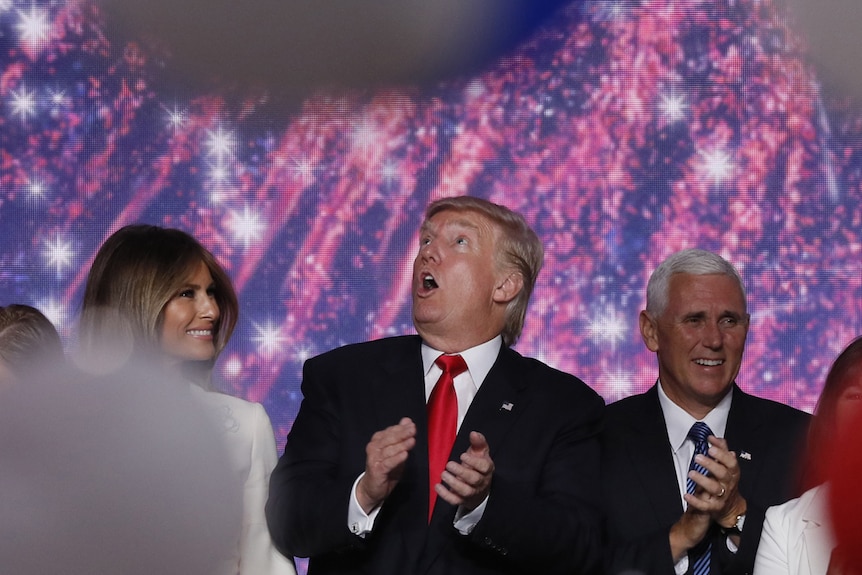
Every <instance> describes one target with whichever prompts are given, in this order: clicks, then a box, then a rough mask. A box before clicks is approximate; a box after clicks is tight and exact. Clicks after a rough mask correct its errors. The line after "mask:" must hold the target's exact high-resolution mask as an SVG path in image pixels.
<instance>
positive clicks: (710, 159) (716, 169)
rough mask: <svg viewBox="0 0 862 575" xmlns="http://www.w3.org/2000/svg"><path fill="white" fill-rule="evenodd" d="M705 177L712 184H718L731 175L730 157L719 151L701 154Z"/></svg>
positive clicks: (731, 164) (731, 163)
mask: <svg viewBox="0 0 862 575" xmlns="http://www.w3.org/2000/svg"><path fill="white" fill-rule="evenodd" d="M701 155H702V156H703V167H704V170H706V175H707V177H708V178H710V179H711V180H712V181H713V183H714V184H720V183H721V182H723V181H724V180H726V179H727V178H729V177H730V176H731V175H732V174H733V162H732V161H731V159H730V156H729V155H728V154H726V153H725V152H722V151H721V150H716V151H713V152H701Z"/></svg>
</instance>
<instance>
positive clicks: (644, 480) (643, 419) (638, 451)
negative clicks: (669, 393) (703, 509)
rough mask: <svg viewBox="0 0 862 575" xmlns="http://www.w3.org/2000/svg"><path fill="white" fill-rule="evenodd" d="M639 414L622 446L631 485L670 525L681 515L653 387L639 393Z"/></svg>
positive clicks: (678, 496)
mask: <svg viewBox="0 0 862 575" xmlns="http://www.w3.org/2000/svg"><path fill="white" fill-rule="evenodd" d="M638 413H639V414H640V417H636V418H634V419H633V420H632V421H631V422H630V424H629V429H630V433H629V437H630V438H631V441H629V442H628V444H627V445H626V448H627V451H628V455H629V458H630V460H631V463H632V465H631V472H632V476H633V480H632V483H633V485H639V486H640V488H641V489H643V491H644V492H645V497H644V502H645V504H647V505H649V506H650V513H651V514H652V516H653V517H656V518H657V519H658V522H659V525H661V526H666V525H672V524H673V523H674V522H675V521H676V520H677V519H679V516H680V515H681V514H682V511H683V509H682V496H681V495H680V492H679V487H678V485H679V480H678V479H677V476H676V467H675V465H674V462H673V455H672V449H671V445H670V441H669V440H668V436H667V425H666V423H665V420H664V413H663V412H662V410H661V404H660V403H659V400H658V389H657V387H656V386H653V387H652V388H650V389H649V390H648V391H647V392H646V393H644V394H643V396H642V405H641V409H640V411H639V412H638Z"/></svg>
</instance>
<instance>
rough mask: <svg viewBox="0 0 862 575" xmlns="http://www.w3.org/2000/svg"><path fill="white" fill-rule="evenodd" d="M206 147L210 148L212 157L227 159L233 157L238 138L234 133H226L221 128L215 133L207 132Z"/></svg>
mask: <svg viewBox="0 0 862 575" xmlns="http://www.w3.org/2000/svg"><path fill="white" fill-rule="evenodd" d="M205 145H206V147H207V148H209V155H210V156H215V157H216V158H217V159H219V160H222V159H224V158H225V157H228V156H232V155H233V149H234V147H235V146H236V138H235V136H234V134H233V133H232V132H228V131H225V130H224V129H222V127H221V126H219V127H218V128H217V129H216V130H215V131H211V130H207V139H206V142H205Z"/></svg>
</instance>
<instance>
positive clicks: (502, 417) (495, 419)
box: [452, 346, 529, 458]
mask: <svg viewBox="0 0 862 575" xmlns="http://www.w3.org/2000/svg"><path fill="white" fill-rule="evenodd" d="M519 357H520V356H519V355H518V354H517V353H516V352H514V351H512V350H510V349H509V348H507V347H505V346H503V347H501V348H500V353H499V355H498V356H497V361H496V362H494V366H493V367H492V368H491V371H489V372H488V375H487V377H485V381H484V382H482V386H481V387H480V388H479V391H478V392H477V393H476V397H474V398H473V402H472V403H471V404H470V409H468V410H467V414H466V415H465V416H464V421H463V422H462V423H461V428H460V429H459V430H458V436H457V437H456V438H455V445H454V446H453V447H452V456H453V457H454V458H458V457H460V455H461V454H462V453H464V451H466V450H467V449H468V448H469V446H470V432H471V431H479V432H481V433H482V434H483V435H484V436H485V438H486V439H487V440H488V445H489V446H490V448H491V457H492V458H493V457H494V450H495V449H496V448H497V447H499V446H500V445H501V444H502V443H503V442H504V441H505V437H506V434H507V432H508V431H509V429H510V428H511V426H512V425H513V424H514V423H515V422H516V421H517V420H518V417H519V416H520V414H521V413H523V412H524V411H525V410H526V408H527V405H528V402H529V398H528V397H526V395H524V394H523V391H524V389H525V386H526V385H527V383H526V378H524V377H520V370H521V369H522V368H521V365H520V363H519V362H518V361H517V360H518V359H519Z"/></svg>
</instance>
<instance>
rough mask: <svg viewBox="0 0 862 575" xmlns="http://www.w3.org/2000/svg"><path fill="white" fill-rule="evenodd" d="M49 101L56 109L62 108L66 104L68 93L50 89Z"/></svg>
mask: <svg viewBox="0 0 862 575" xmlns="http://www.w3.org/2000/svg"><path fill="white" fill-rule="evenodd" d="M48 101H49V102H50V103H51V106H53V107H54V108H60V107H62V106H63V105H64V104H65V103H66V91H65V90H60V89H59V88H57V89H56V90H52V89H51V88H48Z"/></svg>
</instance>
